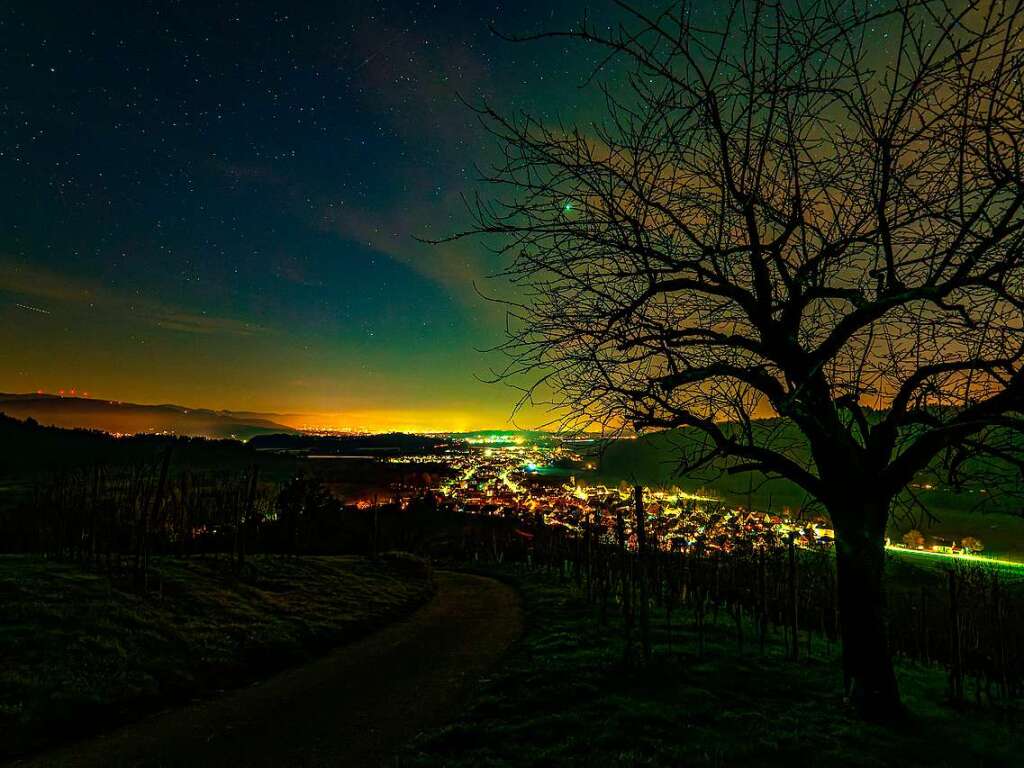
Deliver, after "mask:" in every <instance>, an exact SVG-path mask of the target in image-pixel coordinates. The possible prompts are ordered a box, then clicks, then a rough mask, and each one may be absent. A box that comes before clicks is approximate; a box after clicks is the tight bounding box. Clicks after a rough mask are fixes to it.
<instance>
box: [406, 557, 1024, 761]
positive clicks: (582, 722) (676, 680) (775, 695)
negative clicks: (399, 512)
mask: <svg viewBox="0 0 1024 768" xmlns="http://www.w3.org/2000/svg"><path fill="white" fill-rule="evenodd" d="M519 582H520V583H521V585H522V586H523V592H524V595H525V598H526V599H525V607H526V610H527V620H528V632H527V635H526V637H525V638H524V639H523V641H522V642H521V643H520V645H519V646H518V648H517V650H516V651H515V652H514V653H513V654H512V656H511V657H510V658H509V659H508V661H507V663H506V664H505V665H504V666H503V667H502V668H501V669H500V670H499V671H498V672H497V674H495V675H492V677H491V680H490V682H489V683H488V684H487V685H485V686H484V688H483V690H482V691H481V692H480V694H479V696H478V698H477V701H476V703H475V705H474V706H473V707H472V708H471V709H470V710H469V711H468V712H467V713H466V714H465V716H464V717H463V718H461V719H460V720H459V721H458V722H456V723H455V724H453V725H451V726H449V727H446V728H443V729H441V730H438V731H434V732H432V733H429V734H426V735H425V736H423V737H422V738H421V739H419V740H418V741H417V742H416V743H414V744H413V745H412V747H411V748H410V749H408V750H406V752H405V754H404V755H403V759H402V760H401V761H400V763H399V764H400V765H402V766H405V767H406V768H410V767H413V766H414V767H415V768H441V766H444V767H445V768H469V767H470V766H473V768H476V766H488V767H489V768H513V767H514V768H523V767H525V766H551V765H558V766H630V767H634V766H649V767H653V766H681V765H685V766H731V765H757V766H786V768H789V766H793V765H800V766H877V765H900V766H950V768H953V767H955V768H960V767H961V766H982V765H984V766H1012V765H1019V764H1020V763H1019V754H1018V745H1019V744H1020V743H1021V739H1024V727H1022V725H1021V722H1022V721H1021V719H1020V717H1019V714H1020V713H1019V712H1017V711H1016V710H1014V711H1007V710H1003V709H998V708H996V707H994V706H980V707H979V706H971V707H969V708H968V709H965V710H956V709H953V708H951V707H949V706H947V705H945V704H944V703H943V701H944V697H945V685H946V681H945V674H944V672H943V670H942V669H941V668H938V667H920V666H914V665H908V664H903V665H901V666H900V667H899V669H898V675H899V678H900V683H901V686H902V688H903V692H904V698H905V701H906V703H907V704H908V706H909V707H910V710H911V712H912V716H911V719H910V720H909V722H907V723H905V724H902V725H898V726H894V727H892V728H883V727H879V726H873V725H866V724H864V723H861V722H859V721H857V720H855V719H853V718H852V717H851V716H850V715H849V714H848V712H847V710H846V709H845V708H844V706H843V704H842V701H841V695H840V690H841V680H840V676H839V672H838V669H839V666H838V659H837V658H836V656H837V651H836V649H835V648H826V647H825V645H824V642H823V641H822V640H821V639H820V638H818V639H817V640H816V641H815V645H814V647H813V654H812V655H810V656H807V655H805V656H804V658H802V659H801V660H800V661H799V662H792V661H789V660H787V659H786V658H785V652H784V649H783V647H782V646H781V645H780V644H772V645H770V646H769V647H768V648H767V652H766V653H765V654H764V655H763V656H762V655H761V654H760V653H759V651H758V649H757V648H756V647H751V645H750V644H749V643H748V645H747V647H746V649H745V650H743V651H741V650H740V649H738V648H737V646H736V641H735V635H734V632H733V629H732V627H731V626H726V625H725V624H724V622H725V621H726V619H725V618H724V616H723V624H721V625H717V626H713V627H712V630H711V632H710V640H709V641H708V642H707V644H706V647H705V652H704V654H703V655H702V656H698V655H697V653H696V648H697V643H696V640H695V636H694V634H693V632H692V631H691V630H690V624H691V619H692V615H690V614H689V613H687V614H685V615H684V616H679V615H677V616H676V617H675V618H674V621H675V628H674V630H673V634H672V645H671V646H669V643H668V640H669V638H668V634H667V632H666V630H665V617H664V615H658V614H656V615H655V617H654V621H653V628H654V651H655V655H654V659H653V661H652V663H651V665H650V666H648V667H646V668H643V667H627V666H625V665H624V664H623V661H622V659H623V657H622V634H621V631H622V630H621V626H620V624H619V618H618V615H617V614H616V615H615V616H613V617H612V620H611V623H610V625H609V626H608V627H602V626H600V624H599V622H598V621H597V616H596V615H595V613H594V610H595V609H593V608H592V607H591V606H589V605H587V603H586V602H585V601H584V600H583V599H582V598H581V597H579V596H577V595H575V594H574V593H573V592H572V591H571V590H570V588H569V587H568V586H566V585H565V584H559V583H558V582H556V581H554V580H553V579H550V577H548V578H545V577H542V576H538V575H531V576H526V577H521V578H520V579H519ZM683 622H685V623H683Z"/></svg>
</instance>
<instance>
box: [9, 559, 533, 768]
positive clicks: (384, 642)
mask: <svg viewBox="0 0 1024 768" xmlns="http://www.w3.org/2000/svg"><path fill="white" fill-rule="evenodd" d="M437 582H438V591H437V594H436V596H435V597H434V598H433V599H432V600H431V601H430V602H429V603H427V604H426V605H425V606H423V607H422V608H420V609H419V610H418V611H416V612H415V613H414V614H412V615H411V616H409V617H408V618H406V619H404V620H401V621H398V622H396V623H394V624H391V625H389V626H388V627H385V628H384V629H382V630H380V631H378V632H375V633H374V634H372V635H369V636H367V637H365V638H363V639H362V640H359V641H357V642H355V643H352V644H350V645H346V646H343V647H341V648H338V649H337V650H335V651H333V652H331V653H330V654H329V655H327V656H325V657H323V658H321V659H319V660H317V661H314V662H311V663H310V664H307V665H305V666H302V667H297V668H295V669H292V670H288V671H286V672H283V673H281V674H279V675H277V676H275V677H272V678H270V679H268V680H266V681H263V682H261V683H257V684H255V685H253V686H250V687H248V688H243V689H239V690H236V691H232V692H230V693H228V694H226V695H225V696H223V697H220V698H217V699H213V700H210V701H202V702H198V703H195V704H190V705H188V706H186V707H184V708H181V709H175V710H170V711H166V712H162V713H158V714H156V715H154V716H152V717H149V718H147V719H145V720H142V721H140V722H138V723H135V724H133V725H129V726H126V727H124V728H121V729H119V730H116V731H113V732H111V733H108V734H104V735H102V736H98V737H96V738H93V739H89V740H87V741H84V742H80V743H78V744H73V745H70V746H67V747H64V748H61V749H58V750H55V751H53V752H49V753H44V754H43V755H40V756H37V757H34V758H32V759H30V760H27V761H21V762H18V763H15V764H14V765H18V766H54V765H57V766H76V767H77V766H82V767H83V768H84V767H87V766H88V767H91V766H104V767H106V766H185V765H188V766H204V765H211V766H212V765H216V766H242V765H244V766H270V765H274V766H316V765H332V766H373V765H379V764H381V763H382V761H385V760H386V759H387V758H388V756H389V755H390V754H391V753H392V752H393V751H394V750H395V749H397V748H398V747H399V746H401V745H402V744H403V743H405V742H406V741H408V740H409V739H410V738H412V737H413V736H415V735H416V734H417V733H419V732H421V731H422V730H424V729H426V728H431V727H435V726H438V725H441V724H443V723H445V722H447V721H448V720H450V719H452V718H453V717H454V716H455V715H457V714H458V712H459V710H460V708H461V707H462V706H463V705H464V704H465V702H466V699H467V697H468V695H469V694H470V692H471V691H472V688H473V686H474V684H475V683H476V682H477V680H478V679H479V678H480V676H481V675H482V674H483V673H485V672H486V671H487V669H488V668H489V667H490V666H491V665H492V664H493V663H494V662H495V661H496V660H497V659H498V657H499V656H501V654H502V653H503V652H504V651H505V650H506V649H507V648H508V647H509V645H511V644H512V642H514V641H515V640H516V638H518V637H519V635H520V633H521V631H522V616H521V609H520V604H519V598H518V596H517V595H516V593H515V591H514V590H513V589H512V588H511V587H509V586H507V585H505V584H502V583H500V582H498V581H495V580H493V579H486V578H482V577H479V576H470V575H467V574H460V573H451V572H439V573H438V574H437Z"/></svg>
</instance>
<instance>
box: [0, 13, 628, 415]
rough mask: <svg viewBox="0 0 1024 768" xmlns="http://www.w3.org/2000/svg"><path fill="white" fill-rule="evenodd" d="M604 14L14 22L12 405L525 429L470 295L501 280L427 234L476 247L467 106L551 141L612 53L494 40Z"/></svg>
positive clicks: (1, 309)
mask: <svg viewBox="0 0 1024 768" xmlns="http://www.w3.org/2000/svg"><path fill="white" fill-rule="evenodd" d="M589 8H590V13H591V18H597V19H610V18H613V16H612V13H611V11H610V10H609V9H608V8H607V7H606V5H605V4H602V3H598V4H596V5H595V4H590V6H589ZM72 9H74V10H72ZM583 10H584V6H581V5H577V4H571V3H564V4H563V3H550V2H543V3H541V2H515V3H508V4H506V5H501V4H497V5H496V4H494V3H483V2H476V3H474V2H437V3H428V2H423V3H397V2H396V3H391V4H383V3H377V2H359V1H358V0H355V1H346V2H336V3H308V4H307V3H278V4H272V3H262V2H235V3H207V2H202V3H200V2H196V3H145V2H143V3H125V4H123V5H121V4H116V3H95V4H84V5H77V6H74V5H72V4H67V3H53V4H48V3H42V2H14V3H5V4H4V6H3V9H2V10H0V72H2V75H0V89H2V94H0V110H2V111H0V178H2V180H3V181H2V187H0V189H2V193H0V194H2V196H3V199H2V201H0V225H2V226H0V349H2V350H3V351H2V352H0V391H7V392H27V391H36V390H44V391H47V392H55V391H57V390H58V389H65V390H70V389H71V388H75V389H76V390H77V391H79V392H84V391H88V392H89V393H90V394H91V395H93V396H99V397H105V398H111V399H121V400H127V401H134V402H145V403H154V402H175V403H179V404H183V405H192V406H205V407H214V408H231V409H237V410H243V409H252V410H264V411H275V412H278V413H291V414H294V413H303V414H318V415H317V416H315V417H311V420H316V421H320V422H321V423H326V422H330V423H333V424H334V425H336V426H355V427H367V428H407V429H462V428H470V427H473V428H475V427H486V426H497V427H500V426H503V425H505V424H507V422H508V417H509V415H510V411H511V407H512V403H513V402H514V400H515V394H514V393H513V392H511V391H509V390H508V389H506V388H502V387H500V386H494V385H487V384H484V383H481V382H479V381H477V380H476V379H475V378H474V375H475V374H478V375H484V374H486V372H487V369H488V363H489V361H488V359H487V357H486V355H483V354H481V353H479V352H477V351H476V350H477V349H478V348H482V347H487V346H493V345H494V344H495V343H498V342H500V341H501V338H502V328H503V319H502V315H501V312H500V311H499V310H498V309H496V308H495V307H494V305H491V304H488V303H487V302H485V301H483V300H481V299H480V298H479V297H478V296H477V294H476V292H475V290H474V287H473V282H474V280H476V281H477V282H478V283H480V284H481V285H482V286H483V287H484V288H485V289H487V287H488V286H487V280H486V278H485V277H484V276H485V275H487V274H489V273H491V272H493V271H494V270H495V269H496V268H497V266H498V265H497V264H496V263H495V262H494V258H493V257H492V256H490V255H489V254H488V253H487V251H486V250H485V249H484V248H482V247H481V246H480V244H473V243H460V244H458V245H456V246H447V247H439V248H438V247H429V246H424V245H421V244H419V243H418V242H417V241H416V240H415V239H414V237H413V236H414V235H427V236H429V235H439V234H444V233H446V232H448V231H452V230H456V229H458V228H459V226H460V224H462V223H464V220H465V216H464V214H463V211H462V207H461V203H460V199H459V195H460V193H464V192H467V191H471V190H473V189H474V188H475V179H476V172H475V170H474V164H475V163H476V164H486V162H487V158H488V156H489V153H491V152H493V147H492V146H491V144H490V142H489V141H488V138H487V137H486V135H485V134H484V132H483V131H482V129H480V128H479V127H478V125H477V124H476V121H475V117H474V116H473V115H472V114H471V113H470V112H469V111H468V110H467V109H466V108H465V107H464V106H463V105H462V104H460V103H459V102H458V100H457V97H456V94H457V93H458V94H461V95H462V96H464V97H465V98H466V99H467V100H469V101H471V102H473V101H477V100H479V99H481V98H487V99H488V100H491V101H492V102H493V103H495V104H497V105H499V106H500V107H502V108H503V109H525V110H528V111H530V112H532V113H534V114H536V115H538V116H541V117H544V118H546V119H554V118H555V117H557V116H559V115H561V116H563V117H565V118H568V119H580V118H581V117H583V116H584V115H585V114H586V112H587V109H588V106H591V107H593V106H595V105H596V103H597V101H598V99H599V94H598V93H597V92H596V91H594V90H593V89H590V90H581V89H580V88H579V85H580V83H581V82H582V80H583V79H584V77H585V76H586V75H587V74H589V72H590V71H591V69H592V68H593V66H594V63H595V62H596V61H597V60H598V58H600V56H601V54H600V52H599V51H597V50H587V49H584V48H582V47H580V46H579V45H574V44H566V43H563V42H545V43H533V44H528V45H524V44H511V43H507V42H503V41H502V40H500V39H498V38H497V37H495V36H494V35H493V34H492V33H491V31H490V26H491V25H495V26H497V27H498V28H499V29H501V30H502V31H508V32H529V31H536V30H539V29H543V28H564V27H567V26H569V25H571V24H573V23H574V22H577V21H578V20H579V19H580V17H581V15H582V13H583ZM482 279H483V282H482V283H481V282H480V281H481V280H482ZM528 420H529V419H527V421H528ZM528 425H529V424H526V426H528Z"/></svg>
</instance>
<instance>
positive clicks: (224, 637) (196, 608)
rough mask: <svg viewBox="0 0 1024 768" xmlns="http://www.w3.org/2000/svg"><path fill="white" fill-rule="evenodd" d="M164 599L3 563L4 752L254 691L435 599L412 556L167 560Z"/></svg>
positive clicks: (153, 589)
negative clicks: (216, 694)
mask: <svg viewBox="0 0 1024 768" xmlns="http://www.w3.org/2000/svg"><path fill="white" fill-rule="evenodd" d="M153 571H154V574H153V576H152V577H151V580H150V582H151V583H150V592H149V593H148V594H146V595H140V594H137V593H136V592H135V591H133V590H131V589H129V588H128V584H127V583H126V584H124V585H121V584H119V583H116V582H112V581H111V580H110V579H109V578H107V577H106V576H102V575H97V574H94V573H90V572H88V571H86V570H83V569H82V568H80V567H77V566H74V565H69V564H58V563H54V562H49V561H45V560H42V559H39V558H33V557H22V556H6V557H0V616H2V622H0V733H3V734H4V735H5V737H4V739H3V740H2V741H0V756H2V755H3V753H7V754H8V755H11V754H16V753H18V752H22V751H25V750H28V749H31V748H33V747H36V746H40V745H42V744H43V743H45V742H46V741H52V740H53V737H52V734H53V733H61V734H62V735H65V736H74V735H81V734H84V733H89V732H92V731H95V730H96V729H97V728H99V727H102V726H105V725H109V724H112V723H116V722H119V721H121V720H124V719H126V717H128V716H129V715H130V714H132V713H137V712H140V711H146V710H150V709H153V708H155V707H158V706H162V705H165V704H168V703H174V702H180V701H183V700H187V699H189V698H192V697H195V696H198V695H202V694H205V693H209V692H211V691H214V690H217V689H220V688H223V687H226V686H231V685H237V684H241V683H243V682H246V681H249V680H252V679H255V678H257V677H259V676H262V675H266V674H268V673H269V672H272V671H275V670H277V669H280V668H282V667H284V666H286V665H288V664H293V663H296V662H299V661H303V660H305V659H308V658H310V657H312V656H313V655H315V654H317V653H319V652H322V651H323V650H325V649H326V648H328V647H330V646H331V645H334V644H337V643H339V642H342V641H345V640H348V639H351V638H353V637H355V636H357V635H359V634H362V633H364V632H366V631H367V630H369V629H371V628H373V627H375V626H377V625H380V624H382V623H384V622H386V621H388V620H389V619H391V618H394V617H396V616H397V615H399V614H402V613H405V612H408V611H409V610H411V609H412V608H413V607H414V606H416V605H418V604H419V603H421V602H422V601H423V600H425V599H426V598H427V596H428V595H429V594H430V593H431V592H432V590H433V585H432V581H431V579H430V575H429V572H428V569H427V568H426V566H425V565H424V564H423V563H422V562H420V561H418V560H413V559H412V558H404V557H389V558H383V559H382V560H381V561H379V562H372V561H370V560H367V559H364V558H358V557H302V558H295V559H284V558H279V557H272V556H262V557H260V556H257V557H253V558H250V560H249V565H248V567H247V569H246V572H245V575H244V576H243V577H241V578H236V577H235V576H234V575H233V573H232V571H231V569H230V567H229V565H228V563H227V562H226V561H225V560H222V559H215V558H212V557H211V558H205V559H203V558H192V559H188V560H178V559H173V558H159V559H157V560H155V562H154V566H153Z"/></svg>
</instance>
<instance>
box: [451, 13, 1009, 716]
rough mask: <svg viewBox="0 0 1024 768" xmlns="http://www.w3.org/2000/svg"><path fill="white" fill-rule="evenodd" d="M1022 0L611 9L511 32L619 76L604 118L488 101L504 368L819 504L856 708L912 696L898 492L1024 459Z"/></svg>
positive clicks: (896, 705) (589, 413) (583, 409)
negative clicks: (905, 649)
mask: <svg viewBox="0 0 1024 768" xmlns="http://www.w3.org/2000/svg"><path fill="white" fill-rule="evenodd" d="M1021 2H1022V0H985V1H984V2H983V1H981V0H977V1H974V0H965V2H963V3H961V4H959V5H956V7H954V3H953V1H952V0H948V1H945V2H944V1H942V0H887V1H886V2H882V3H878V2H867V1H866V0H865V1H863V2H862V1H860V0H853V1H851V0H818V1H817V2H815V1H814V0H799V1H794V2H784V1H783V0H733V1H732V2H731V3H728V4H722V5H721V6H718V7H717V8H716V9H715V11H707V12H705V13H703V14H701V15H698V14H697V13H696V12H695V11H694V10H692V9H691V8H690V7H689V6H688V5H687V4H686V3H683V4H681V5H678V6H676V7H674V8H672V9H669V10H668V11H666V12H664V13H662V14H660V15H656V16H652V15H646V14H645V13H643V12H642V11H640V10H637V9H636V8H633V7H630V6H627V5H625V4H623V5H621V8H622V11H623V14H624V17H625V20H624V22H623V24H622V26H621V27H619V28H608V27H607V26H603V27H598V26H596V25H593V24H591V23H589V22H587V21H586V20H584V22H583V23H582V24H581V25H580V26H579V27H577V28H575V29H572V30H568V31H565V32H552V33H544V34H540V35H534V36H530V37H526V38H518V39H519V40H524V39H536V38H547V37H563V38H571V39H575V40H577V41H581V42H583V43H584V44H586V46H589V48H590V49H594V48H600V49H602V50H604V51H606V52H607V55H608V60H609V61H612V60H615V61H617V62H618V63H619V64H620V65H621V64H622V63H623V62H625V63H627V64H628V67H626V69H627V70H628V71H629V74H628V76H623V75H621V74H620V75H615V74H611V75H602V72H603V71H604V72H607V71H609V70H605V69H602V68H598V70H597V71H596V72H595V81H597V82H598V83H599V85H598V86H597V87H598V88H599V91H600V93H601V95H602V96H603V103H604V109H603V110H602V112H603V117H602V118H601V119H600V120H598V121H595V122H592V123H588V124H585V125H570V124H565V123H559V124H546V123H544V122H543V121H540V120H537V119H535V118H533V117H531V116H529V115H526V114H518V113H516V114H504V113H502V112H500V111H498V110H496V109H494V108H493V107H492V106H489V105H483V106H481V107H480V108H479V112H480V116H481V119H482V121H483V123H484V124H485V125H486V126H487V128H488V129H489V130H490V131H491V133H492V134H493V135H494V136H495V137H496V138H497V140H498V143H499V145H500V146H501V148H502V149H503V154H502V157H501V161H500V162H499V163H498V164H497V165H496V167H495V168H494V169H493V170H491V171H488V172H486V174H485V175H486V177H487V180H488V181H490V182H492V183H493V185H494V186H495V187H496V191H495V192H494V198H495V199H485V198H478V199H477V200H476V201H473V202H471V204H470V208H471V210H472V211H473V214H474V217H475V225H474V226H473V227H472V228H471V230H472V231H470V232H466V233H462V234H459V235H457V237H462V236H466V235H485V236H487V237H490V236H495V237H496V238H497V242H498V244H497V245H496V246H495V247H496V250H497V251H498V252H499V253H500V254H503V255H505V256H506V257H507V259H506V262H505V263H506V264H507V268H505V271H504V272H503V274H504V275H505V276H506V277H507V278H509V279H510V280H511V281H512V282H513V283H514V284H515V285H516V286H517V287H518V292H519V296H520V297H521V298H520V299H519V301H518V303H516V304H513V305H511V306H510V309H509V321H508V325H509V338H508V340H507V342H506V343H505V344H504V345H503V349H504V351H505V352H506V353H507V354H508V355H509V363H508V366H507V368H506V369H505V370H503V371H500V372H499V373H500V375H501V376H502V377H503V378H505V379H506V380H509V381H513V382H520V385H521V386H523V388H524V395H523V398H524V402H525V401H530V400H532V401H534V402H537V401H540V402H546V403H549V404H550V405H551V406H552V407H553V408H555V409H556V412H557V413H558V414H560V416H559V418H561V419H562V421H563V423H564V424H566V425H572V426H575V427H581V426H587V425H593V424H602V425H613V426H614V425H624V426H628V427H633V428H636V429H639V430H649V429H666V428H685V429H684V430H683V431H684V432H685V433H686V434H687V435H690V439H689V440H688V441H687V443H686V444H687V445H688V446H689V449H688V451H687V455H686V459H685V463H684V466H683V467H682V468H681V469H682V470H683V471H687V472H690V471H694V470H697V469H701V468H708V467H715V468H717V469H725V470H727V471H754V472H760V473H763V474H764V475H766V476H771V477H782V478H787V479H788V480H790V481H792V482H793V483H796V484H797V485H799V486H800V487H802V488H803V489H804V490H805V491H806V492H807V493H808V494H809V495H811V496H813V497H814V498H816V499H817V500H818V501H819V502H820V503H821V504H822V505H823V506H824V507H825V508H826V509H827V511H828V513H829V515H830V517H831V519H832V522H833V525H834V527H835V530H836V535H837V546H836V555H837V568H838V578H839V591H840V595H839V600H840V607H841V618H842V634H843V649H844V658H843V668H844V673H845V678H846V683H847V687H848V693H849V695H850V697H851V699H852V701H854V702H855V703H856V704H857V705H858V707H859V708H860V710H861V711H862V712H863V713H864V714H865V715H868V716H873V717H878V718H886V717H888V716H890V715H892V714H895V713H898V712H899V711H900V710H901V706H900V701H899V693H898V688H897V684H896V680H895V676H894V673H893V667H892V662H891V658H890V653H889V650H888V646H887V640H886V629H885V618H884V587H883V570H884V556H885V554H884V534H885V529H886V524H887V521H888V519H889V516H890V514H891V510H892V506H893V501H894V499H895V498H896V497H897V496H898V495H899V494H900V493H901V491H902V490H903V489H904V488H906V487H907V486H908V484H910V483H911V481H912V480H913V479H914V478H915V477H917V476H918V475H919V474H920V473H922V472H924V471H926V470H929V471H930V470H931V469H933V468H935V467H936V466H938V465H939V464H940V463H944V465H945V466H946V467H947V468H948V469H950V470H955V472H954V473H953V474H957V473H958V472H959V471H961V470H962V469H963V468H964V466H965V465H966V464H969V461H965V458H969V457H970V456H971V455H972V454H974V453H976V452H977V451H979V450H983V449H984V450H987V451H989V452H990V453H992V455H994V456H996V457H998V458H1001V459H1002V460H1004V461H1006V462H1009V463H1010V464H1012V465H1014V466H1016V467H1018V468H1019V466H1020V461H1019V456H1020V454H1019V453H1018V452H1017V451H1016V449H1015V447H1014V446H1015V442H1014V441H1015V440H1016V439H1017V435H1018V433H1019V428H1020V427H1021V424H1022V421H1021V420H1020V411H1021V406H1022V401H1024V371H1022V364H1021V357H1022V353H1024V329H1022V313H1021V310H1022V306H1024V304H1022V302H1024V298H1022V278H1024V214H1022V205H1024V168H1022V154H1021V152H1022V149H1024V107H1022V104H1021V91H1022V67H1024V59H1022V50H1024V32H1022V27H1024V24H1022V13H1021ZM715 5H717V4H715ZM697 436H699V439H698V437H697Z"/></svg>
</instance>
